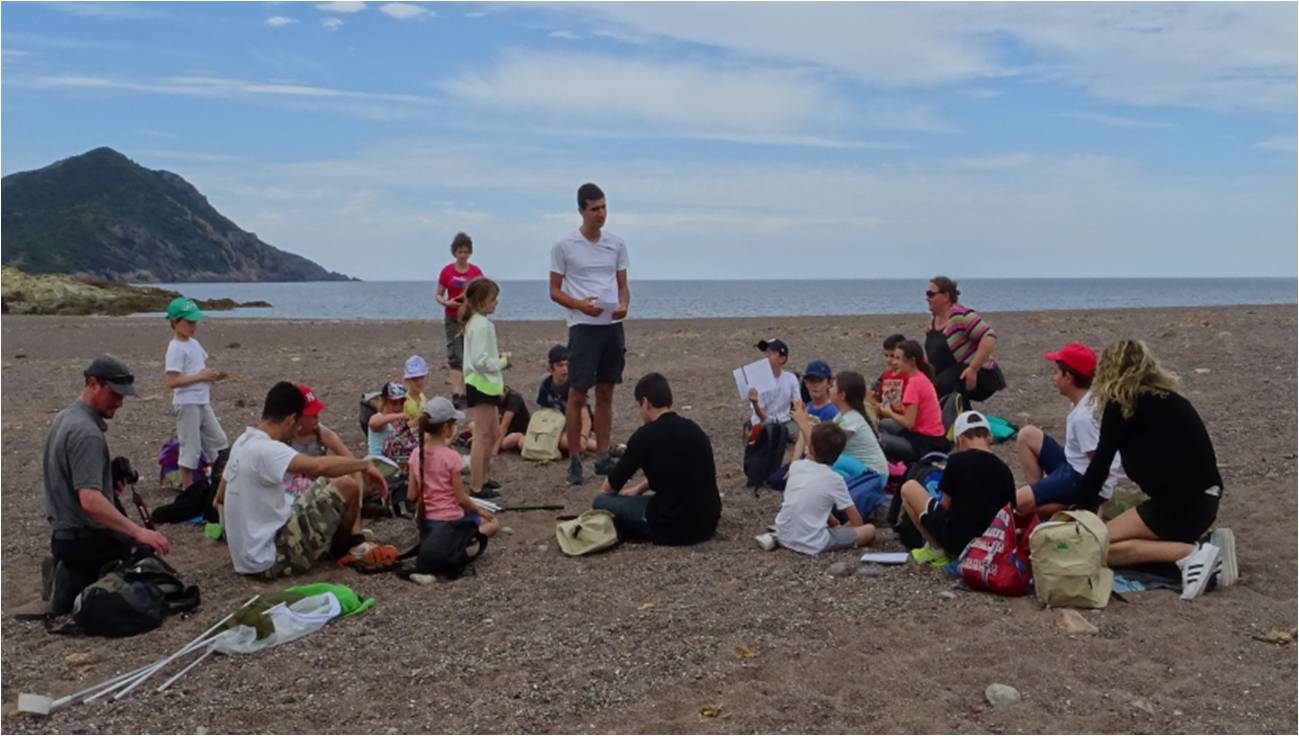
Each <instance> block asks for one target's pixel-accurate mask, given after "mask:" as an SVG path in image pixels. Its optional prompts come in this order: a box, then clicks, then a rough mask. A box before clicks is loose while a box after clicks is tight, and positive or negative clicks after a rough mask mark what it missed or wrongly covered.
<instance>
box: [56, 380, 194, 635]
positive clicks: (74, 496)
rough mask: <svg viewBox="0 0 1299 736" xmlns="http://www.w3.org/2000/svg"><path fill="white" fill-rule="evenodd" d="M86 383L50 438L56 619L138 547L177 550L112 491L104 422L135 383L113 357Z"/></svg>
mask: <svg viewBox="0 0 1299 736" xmlns="http://www.w3.org/2000/svg"><path fill="white" fill-rule="evenodd" d="M83 376H84V377H85V387H84V388H83V389H82V390H81V396H80V397H79V398H78V399H77V400H76V401H74V402H72V404H71V405H70V406H68V407H67V408H66V409H64V410H63V411H61V412H59V413H58V415H56V416H55V417H54V424H53V425H52V426H51V427H50V433H49V435H48V436H47V437H46V439H45V454H44V459H43V465H44V468H43V469H44V473H43V475H44V485H45V517H46V518H47V519H49V522H50V525H51V526H52V527H53V533H52V534H51V539H50V552H51V554H52V555H53V557H54V565H53V567H52V568H50V569H49V570H48V571H46V575H45V578H46V581H45V582H46V586H47V593H48V597H49V602H50V605H49V611H48V612H49V613H50V614H53V615H61V614H64V613H67V612H69V611H71V610H72V601H73V599H74V598H76V596H77V594H78V593H80V592H81V590H82V589H83V588H85V587H86V586H87V585H89V584H90V583H93V582H94V581H95V580H96V579H97V578H98V577H99V570H100V569H101V568H102V567H103V566H104V565H105V564H107V563H109V562H112V561H114V560H121V559H125V558H126V557H127V556H128V555H129V554H130V552H131V547H132V545H133V544H140V545H144V546H147V547H150V548H152V549H153V550H154V551H155V552H157V553H158V554H167V553H168V552H170V551H171V546H170V545H169V544H168V543H167V538H166V537H164V536H163V535H162V534H160V533H158V532H156V531H153V530H152V529H145V528H144V527H142V526H139V525H138V524H136V523H134V522H132V521H131V520H130V519H128V518H126V515H125V514H124V513H123V512H122V509H121V506H120V505H118V503H117V497H116V489H115V488H114V487H113V474H112V470H111V467H112V459H111V458H112V456H111V455H110V454H109V452H108V439H107V437H106V436H105V432H107V431H108V423H107V422H106V421H105V420H106V419H112V418H113V415H114V414H115V413H117V409H118V408H119V407H121V405H122V397H123V396H134V395H135V376H133V375H132V374H131V371H130V370H129V369H127V367H126V365H125V364H123V363H122V361H120V360H118V359H117V358H115V357H114V356H112V355H101V356H99V357H98V358H95V359H94V361H93V362H91V364H90V365H89V367H87V368H86V370H85V371H84V372H83ZM50 586H52V589H51V587H50Z"/></svg>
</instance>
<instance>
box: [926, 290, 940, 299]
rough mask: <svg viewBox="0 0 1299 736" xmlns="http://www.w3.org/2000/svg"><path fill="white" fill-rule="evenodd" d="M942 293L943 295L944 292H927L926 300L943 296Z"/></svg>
mask: <svg viewBox="0 0 1299 736" xmlns="http://www.w3.org/2000/svg"><path fill="white" fill-rule="evenodd" d="M941 293H943V292H941V291H926V292H925V298H926V299H933V298H934V297H936V296H938V295H939V294H941Z"/></svg>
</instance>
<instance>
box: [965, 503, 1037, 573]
mask: <svg viewBox="0 0 1299 736" xmlns="http://www.w3.org/2000/svg"><path fill="white" fill-rule="evenodd" d="M1036 526H1037V514H1029V515H1028V516H1017V515H1016V514H1015V507H1014V506H1013V505H1012V504H1006V505H1005V506H1004V507H1003V508H1002V509H1001V510H1000V511H998V512H997V515H996V516H995V517H993V519H992V524H991V525H990V526H989V527H988V529H987V531H985V532H984V533H983V534H982V535H981V536H979V537H977V538H976V539H975V540H974V541H972V542H970V544H969V545H968V546H967V547H966V548H965V550H964V551H962V552H961V556H960V559H959V562H958V564H957V569H958V570H959V571H960V573H961V579H962V580H964V581H965V584H966V585H968V586H970V587H971V588H974V589H976V590H986V591H988V592H989V593H996V594H998V595H1006V596H1019V595H1024V594H1025V593H1027V592H1028V586H1029V585H1030V584H1031V583H1032V582H1033V568H1032V567H1031V565H1030V563H1029V548H1028V535H1029V534H1031V533H1032V532H1033V528H1034V527H1036Z"/></svg>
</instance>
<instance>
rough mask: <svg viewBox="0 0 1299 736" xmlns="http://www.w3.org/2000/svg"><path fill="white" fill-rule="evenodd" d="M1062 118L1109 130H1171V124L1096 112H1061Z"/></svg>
mask: <svg viewBox="0 0 1299 736" xmlns="http://www.w3.org/2000/svg"><path fill="white" fill-rule="evenodd" d="M1060 117H1062V118H1073V119H1075V120H1086V121H1087V122H1089V123H1096V124H1097V125H1105V126H1108V127H1111V128H1171V127H1173V126H1172V124H1171V123H1163V122H1158V121H1155V120H1138V119H1136V118H1129V117H1122V116H1120V115H1105V114H1102V113H1097V112H1062V113H1060Z"/></svg>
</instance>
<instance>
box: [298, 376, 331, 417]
mask: <svg viewBox="0 0 1299 736" xmlns="http://www.w3.org/2000/svg"><path fill="white" fill-rule="evenodd" d="M298 391H299V392H300V393H301V394H302V398H304V399H306V400H307V405H306V406H305V407H304V408H303V409H302V416H304V417H314V416H316V415H317V414H319V413H320V412H321V411H323V410H324V408H325V402H323V401H321V400H320V399H317V398H316V392H315V391H312V390H311V387H310V386H307V385H306V384H304V383H299V384H298Z"/></svg>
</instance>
